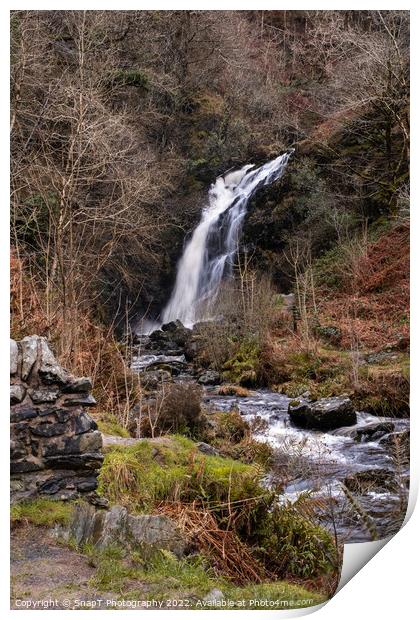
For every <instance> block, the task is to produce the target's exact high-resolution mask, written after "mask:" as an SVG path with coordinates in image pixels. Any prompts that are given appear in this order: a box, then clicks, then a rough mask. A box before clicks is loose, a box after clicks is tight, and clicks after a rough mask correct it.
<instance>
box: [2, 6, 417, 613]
mask: <svg viewBox="0 0 420 620" xmlns="http://www.w3.org/2000/svg"><path fill="white" fill-rule="evenodd" d="M255 4H256V3H253V2H249V1H243V2H240V3H239V2H228V1H227V0H225V1H222V2H220V1H218V0H213V1H212V2H209V1H202V2H200V3H197V2H161V1H159V2H154V3H151V2H133V1H132V0H131V1H126V2H124V3H122V4H121V5H118V4H117V3H115V2H111V1H109V0H108V1H107V0H102V1H101V2H94V1H92V2H87V1H84V2H80V1H77V0H73V1H72V2H63V3H60V4H59V3H58V2H46V1H44V2H42V1H39V2H24V1H22V2H12V1H9V2H7V1H6V2H5V4H4V5H3V6H2V7H1V8H0V16H1V17H2V19H1V24H0V27H1V29H2V33H1V34H2V36H1V37H0V45H1V58H2V60H3V62H2V63H1V65H0V71H1V79H2V91H1V93H2V98H1V104H2V108H1V112H2V114H1V120H2V123H1V138H2V139H1V140H0V145H1V148H0V156H1V179H2V184H1V196H2V202H1V208H0V217H1V218H2V222H1V225H0V235H1V243H0V248H1V250H0V251H1V252H2V263H1V264H2V266H3V268H2V269H1V270H0V277H1V287H2V288H1V290H2V295H1V296H0V304H1V305H0V316H1V319H2V324H1V326H2V331H1V333H2V336H3V348H2V351H3V355H1V357H0V384H1V386H2V395H3V398H4V406H3V408H2V420H3V427H2V433H1V434H0V440H1V446H2V450H1V454H2V458H3V459H4V461H5V462H4V463H3V466H2V468H1V469H0V472H1V476H0V477H1V483H2V485H3V494H2V497H3V503H4V510H3V511H2V512H1V517H0V518H1V521H0V527H1V530H0V531H1V532H2V535H3V541H2V547H1V548H2V549H3V553H2V557H1V562H2V566H3V568H4V569H5V570H4V572H3V573H2V574H3V578H2V579H1V581H0V588H1V597H0V608H1V609H2V610H3V611H4V612H5V614H7V616H9V614H11V615H12V616H13V617H16V618H17V617H18V616H20V614H21V613H23V612H21V611H10V610H9V585H8V573H9V514H8V495H9V473H8V461H7V455H8V450H9V448H8V429H9V423H8V416H7V415H6V411H7V409H8V406H9V405H8V386H7V383H6V381H7V367H8V351H9V348H8V342H7V340H8V334H9V325H8V312H9V310H8V294H7V291H8V286H9V281H8V272H7V267H6V265H8V247H9V239H8V230H9V220H8V203H9V190H8V188H9V99H8V84H9V65H8V61H6V59H8V58H9V15H8V13H9V10H11V9H21V10H23V9H32V10H47V9H61V10H63V9H68V10H75V9H97V10H104V9H105V10H121V9H124V10H140V9H155V10H173V9H200V10H263V9H270V10H284V7H286V8H287V5H279V4H278V3H276V2H272V1H271V2H259V3H258V8H257V9H256V7H255ZM412 7H413V8H412ZM397 8H398V9H402V8H404V9H405V10H408V9H411V33H412V77H413V83H414V86H413V90H412V100H413V101H414V104H415V103H416V101H417V99H416V95H417V94H418V93H417V88H418V77H419V76H418V71H417V67H416V65H417V59H419V58H420V56H419V55H416V51H418V49H416V48H418V43H419V35H420V31H419V14H420V12H419V10H418V9H417V8H415V7H414V2H411V3H409V2H404V3H403V6H398V3H397V2H396V1H394V2H384V1H382V2H380V3H376V2H375V3H367V2H360V1H353V2H351V3H350V2H346V3H343V4H341V3H338V2H325V1H324V2H320V3H314V2H294V3H293V9H300V10H305V9H317V10H323V9H324V10H336V9H351V10H357V9H360V10H366V9H381V10H391V9H397ZM413 109H414V111H415V112H416V111H417V110H416V107H415V105H414V106H413ZM412 121H413V128H412V133H413V136H414V139H413V143H414V149H413V153H414V163H413V165H412V170H415V171H417V170H418V169H419V168H418V166H416V164H418V163H419V162H418V157H417V150H418V144H419V142H418V137H419V136H418V126H417V123H416V118H415V115H414V114H413V115H412ZM417 176H418V175H417ZM419 198H420V196H419V189H418V182H417V178H416V175H413V178H412V206H414V208H412V231H413V232H412V240H413V241H412V258H411V260H412V272H411V275H412V280H413V284H412V310H413V311H414V317H415V318H413V319H412V325H413V327H412V354H411V359H412V364H411V365H412V386H414V387H415V388H417V386H420V348H419V346H418V345H419V343H420V328H419V325H418V318H419V315H418V311H419V306H420V303H419V300H420V286H419V284H420V282H419V280H418V273H417V266H419V265H420V243H416V242H415V241H417V238H416V233H418V231H419V227H418V220H419V216H418V206H417V205H418V204H419ZM419 405H420V398H419V394H418V390H414V389H413V391H412V429H413V431H412V451H411V470H412V486H411V493H410V509H409V514H411V513H412V511H413V508H414V504H415V501H416V498H417V489H418V472H419V467H418V466H419V455H420V441H419V432H418V429H419V423H418V421H417V420H416V418H418V416H420V407H419ZM413 437H414V439H413ZM408 516H409V515H408ZM406 521H407V520H406ZM419 524H420V516H419V510H417V511H416V512H415V513H414V516H413V517H412V518H411V520H410V521H409V522H408V523H407V524H406V525H405V527H404V528H403V529H402V530H401V531H400V532H399V533H398V534H397V535H396V536H395V537H394V538H393V539H392V540H391V541H390V542H389V543H387V544H386V547H385V549H384V550H382V551H381V553H380V554H379V556H376V557H375V558H374V559H373V560H371V561H370V562H369V563H368V564H367V565H366V566H364V568H363V569H362V570H360V568H361V565H363V564H364V562H365V561H368V559H369V558H370V557H372V555H374V554H375V553H376V552H377V551H378V550H379V548H381V546H382V545H380V544H375V543H363V544H362V545H347V546H346V547H351V548H350V549H347V548H346V552H345V561H344V568H343V578H342V582H341V585H344V583H347V581H348V578H350V579H351V585H350V586H349V587H344V589H342V590H340V591H339V593H338V594H337V595H336V596H334V598H333V599H332V600H331V601H329V602H328V603H327V604H326V605H325V606H322V605H321V606H317V607H314V608H310V609H303V610H293V611H264V612H262V611H261V612H258V611H247V612H243V611H241V612H236V611H232V612H225V613H230V614H237V613H240V614H241V617H246V618H250V617H255V616H260V617H264V618H268V617H281V618H286V617H297V616H301V615H307V614H309V613H313V612H315V611H317V610H319V609H320V608H322V609H321V610H320V611H318V616H317V617H319V618H320V619H323V620H328V619H330V618H331V620H332V619H334V620H336V619H337V618H340V620H346V619H347V618H351V619H352V620H353V619H354V617H355V615H356V614H360V613H363V616H364V617H369V616H368V615H367V614H372V616H373V615H375V616H379V617H381V620H386V618H394V617H395V616H397V615H398V616H400V617H403V618H405V619H407V620H408V619H410V618H412V617H413V616H414V613H413V612H414V610H415V609H416V611H417V608H418V601H417V600H416V597H415V595H416V591H417V590H418V575H419V569H418V557H419V556H418V553H417V552H416V551H415V550H414V544H415V542H416V540H417V542H418V531H419V529H420V525H419ZM369 545H370V548H369V549H368V547H367V546H369ZM362 547H363V550H362V549H361V548H362ZM365 551H367V555H366V556H365V557H364V559H362V556H363V555H364V553H365ZM346 555H347V557H346ZM410 560H411V561H412V565H411V562H410ZM358 571H360V572H359V573H358V574H355V573H357V572H358ZM353 575H355V576H353ZM50 613H51V612H50ZM56 613H57V612H56ZM65 613H67V614H73V613H77V614H79V616H80V614H86V613H88V617H89V618H95V617H97V615H99V614H102V613H103V612H101V611H90V612H85V611H80V612H76V611H67V612H65ZM120 613H121V612H120ZM122 613H125V612H122ZM127 613H131V614H132V613H134V612H127ZM140 613H141V612H140ZM159 613H160V617H169V614H171V615H172V612H170V611H160V612H159ZM195 613H200V617H203V619H204V618H210V617H211V618H213V617H217V618H220V617H221V614H222V613H223V612H221V611H214V612H212V611H200V612H184V613H183V617H184V615H187V616H190V615H191V614H195ZM32 614H34V615H33V616H31V617H35V615H36V616H37V617H38V614H43V611H33V612H32ZM178 615H179V614H178ZM40 617H42V616H40Z"/></svg>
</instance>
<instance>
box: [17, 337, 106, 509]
mask: <svg viewBox="0 0 420 620" xmlns="http://www.w3.org/2000/svg"><path fill="white" fill-rule="evenodd" d="M91 388H92V385H91V381H90V379H89V378H87V377H81V378H76V377H74V376H73V375H71V374H70V373H68V372H67V371H66V370H65V369H64V368H62V367H61V366H60V365H59V364H58V363H57V360H56V359H55V357H54V354H53V353H52V351H51V349H50V348H49V346H48V342H47V340H46V339H45V338H41V337H39V336H27V337H25V338H23V340H21V341H20V342H16V341H14V340H11V341H10V405H11V407H10V450H11V494H12V501H18V500H21V499H27V498H32V497H36V496H38V495H45V496H50V497H55V498H57V499H72V498H75V497H78V496H79V495H88V496H90V497H91V499H92V500H94V499H95V497H96V496H95V493H94V492H95V490H96V488H97V474H98V468H99V467H100V466H101V464H102V461H103V456H102V454H101V452H100V450H101V447H102V436H101V433H100V432H99V431H98V430H97V425H96V423H95V421H94V420H93V419H92V418H91V417H90V416H89V415H88V413H86V411H85V408H86V407H90V406H92V405H95V404H96V403H95V399H94V398H93V396H92V395H91V394H90V390H91Z"/></svg>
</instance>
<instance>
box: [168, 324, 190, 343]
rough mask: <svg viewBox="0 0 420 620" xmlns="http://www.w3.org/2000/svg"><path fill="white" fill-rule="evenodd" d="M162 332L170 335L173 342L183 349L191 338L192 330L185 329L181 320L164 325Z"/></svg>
mask: <svg viewBox="0 0 420 620" xmlns="http://www.w3.org/2000/svg"><path fill="white" fill-rule="evenodd" d="M162 331H163V332H164V333H165V334H169V335H170V338H171V340H173V342H175V343H176V344H177V345H178V346H181V347H184V346H185V345H186V343H187V342H188V340H189V338H190V337H191V330H190V329H188V328H187V327H185V326H184V325H183V324H182V323H181V321H179V320H177V321H172V322H170V323H166V324H165V325H162Z"/></svg>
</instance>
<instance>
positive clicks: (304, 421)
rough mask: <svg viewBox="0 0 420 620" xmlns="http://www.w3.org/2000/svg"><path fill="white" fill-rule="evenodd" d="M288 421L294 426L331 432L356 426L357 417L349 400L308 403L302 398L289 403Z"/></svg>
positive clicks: (340, 398) (341, 398)
mask: <svg viewBox="0 0 420 620" xmlns="http://www.w3.org/2000/svg"><path fill="white" fill-rule="evenodd" d="M289 415H290V420H291V422H292V423H293V424H294V425H295V426H299V427H300V428H308V429H314V430H320V431H331V430H333V429H335V428H340V427H342V426H352V425H353V424H356V422H357V417H356V412H355V410H354V407H353V405H352V403H351V400H350V398H348V397H347V396H336V397H333V398H322V399H321V400H317V401H314V402H309V401H307V400H305V399H303V398H300V399H298V400H292V401H290V403H289Z"/></svg>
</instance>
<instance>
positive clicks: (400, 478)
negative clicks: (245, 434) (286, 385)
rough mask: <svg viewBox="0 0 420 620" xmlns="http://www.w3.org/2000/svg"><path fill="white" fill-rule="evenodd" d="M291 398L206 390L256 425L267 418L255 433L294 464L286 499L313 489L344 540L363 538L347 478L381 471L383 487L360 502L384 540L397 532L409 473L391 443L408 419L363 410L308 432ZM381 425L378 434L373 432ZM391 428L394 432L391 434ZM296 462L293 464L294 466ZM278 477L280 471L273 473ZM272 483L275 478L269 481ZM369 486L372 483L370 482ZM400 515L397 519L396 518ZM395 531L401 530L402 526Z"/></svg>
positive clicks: (216, 403)
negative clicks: (349, 422) (295, 420)
mask: <svg viewBox="0 0 420 620" xmlns="http://www.w3.org/2000/svg"><path fill="white" fill-rule="evenodd" d="M290 400H291V399H290V398H288V397H287V396H285V395H284V394H278V393H276V392H271V391H268V390H258V391H255V392H253V393H252V394H251V395H250V396H248V397H245V398H238V397H235V396H218V395H217V394H216V392H215V390H214V389H208V390H207V391H206V397H205V402H206V403H207V405H208V406H210V408H211V409H214V410H218V411H229V410H230V409H232V408H234V407H237V408H238V410H239V412H240V413H241V415H242V416H243V417H244V418H245V419H246V420H247V421H248V422H250V423H251V424H252V425H255V422H256V421H259V422H261V421H262V422H263V424H261V423H260V424H259V426H263V427H265V428H263V430H258V431H257V432H256V433H255V435H254V436H255V437H256V438H257V439H259V440H261V441H267V442H269V443H270V445H271V446H272V447H273V449H274V453H275V462H276V461H277V463H278V467H279V468H280V469H281V468H282V467H283V468H284V466H285V464H286V467H288V468H290V475H291V478H290V479H289V480H287V482H286V483H285V484H284V487H283V489H282V491H281V493H279V496H278V498H279V501H280V502H287V501H290V502H295V501H296V500H297V499H298V497H299V496H300V494H302V493H304V492H307V493H309V494H310V498H312V499H318V500H319V499H322V500H324V503H325V508H324V509H323V502H322V501H320V502H317V503H316V505H317V508H318V515H317V518H318V519H319V521H320V522H321V523H322V524H323V525H324V527H327V528H328V529H331V528H332V527H333V528H334V530H335V533H336V534H337V536H338V538H339V539H340V540H341V541H343V542H363V541H367V540H371V539H372V534H371V532H370V531H369V529H367V527H366V525H365V524H364V522H363V519H362V518H361V517H360V516H359V515H358V514H357V513H356V512H355V510H354V509H352V507H351V506H349V502H348V500H347V499H346V497H345V495H344V492H343V487H342V482H343V481H344V479H345V478H347V477H348V476H351V475H352V474H355V473H358V472H366V471H369V472H370V471H371V470H380V472H381V474H382V475H381V479H382V482H381V485H379V486H380V487H381V486H382V485H383V486H382V488H378V487H377V486H376V484H374V483H372V485H371V487H372V488H367V489H366V491H365V492H363V494H361V495H359V494H357V502H358V503H359V504H360V506H361V508H362V510H363V511H365V512H366V513H367V514H368V515H369V517H370V519H371V520H372V521H373V522H374V526H375V529H376V535H377V537H378V538H383V537H385V536H387V535H388V534H390V533H392V532H393V531H394V529H393V522H394V519H396V520H398V518H399V517H401V515H399V510H400V502H401V498H403V497H404V496H405V495H406V492H407V486H408V477H409V471H408V466H407V467H401V466H398V464H397V463H396V462H395V458H393V456H392V452H391V450H390V449H389V445H388V441H389V440H390V439H392V435H393V434H396V433H402V432H403V431H408V429H409V421H408V420H407V419H393V418H378V417H376V416H372V415H370V414H368V413H364V412H358V413H357V424H355V425H354V426H349V427H343V428H339V429H336V430H334V431H331V432H327V433H323V432H320V431H313V430H303V429H300V428H296V427H294V426H293V425H292V424H291V423H290V420H289V415H288V413H287V409H288V404H289V402H290ZM378 425H381V426H382V425H383V428H382V431H377V434H378V435H380V436H379V437H376V438H375V433H374V432H372V431H374V430H375V429H376V428H378ZM387 427H388V428H389V430H390V431H391V432H386V430H388V429H387ZM290 465H291V467H290ZM271 477H272V478H275V477H276V475H275V473H273V474H272V476H271ZM267 482H268V484H270V482H271V480H270V476H269V478H268V480H267ZM368 486H369V485H368ZM393 515H395V517H393ZM395 529H399V525H396V527H395Z"/></svg>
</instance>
